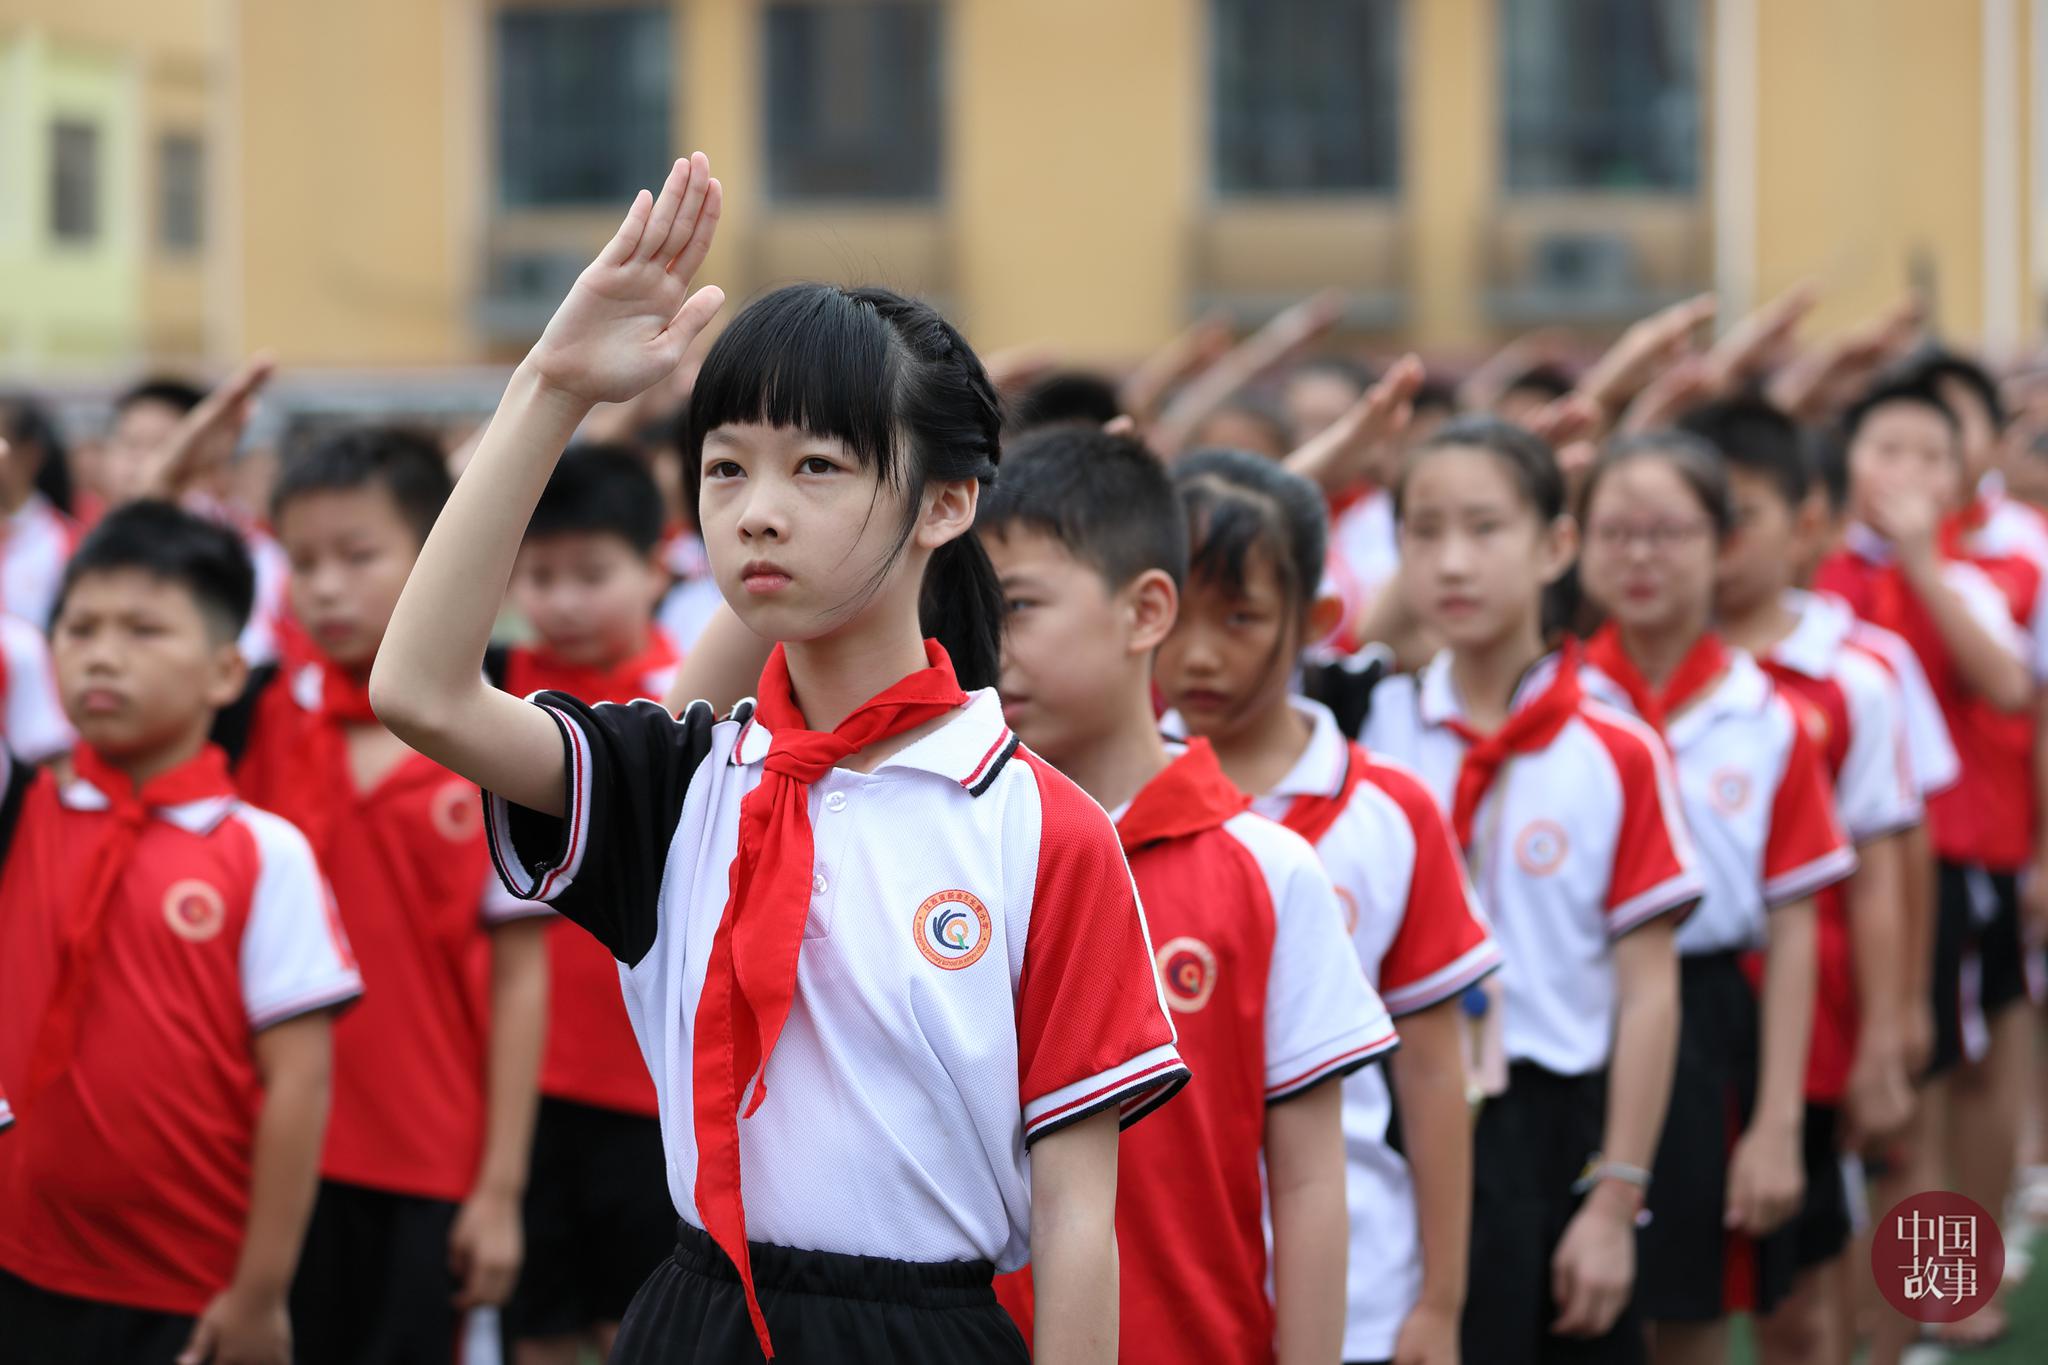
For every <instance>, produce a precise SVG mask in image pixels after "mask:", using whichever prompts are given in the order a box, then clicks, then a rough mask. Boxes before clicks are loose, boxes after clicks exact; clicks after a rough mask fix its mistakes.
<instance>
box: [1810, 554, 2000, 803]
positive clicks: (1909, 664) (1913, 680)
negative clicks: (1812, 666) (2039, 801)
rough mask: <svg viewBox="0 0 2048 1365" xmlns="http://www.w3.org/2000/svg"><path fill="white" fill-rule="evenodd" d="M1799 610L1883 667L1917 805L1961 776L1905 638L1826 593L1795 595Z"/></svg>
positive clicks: (1931, 691) (1951, 741)
mask: <svg viewBox="0 0 2048 1365" xmlns="http://www.w3.org/2000/svg"><path fill="white" fill-rule="evenodd" d="M1798 610H1799V611H1800V613H1801V614H1802V615H1811V616H1818V617H1821V618H1823V619H1824V620H1827V621H1828V622H1829V623H1830V628H1831V629H1843V630H1846V631H1847V636H1846V638H1847V640H1848V643H1849V645H1850V647H1851V648H1853V649H1856V650H1858V651H1860V652H1861V653H1863V654H1865V655H1866V656H1868V657H1870V658H1872V659H1875V660H1876V661H1877V662H1878V663H1880V664H1882V665H1883V666H1884V670H1885V672H1886V673H1888V674H1890V675H1891V678H1892V681H1894V682H1896V683H1897V684H1898V685H1899V703H1900V706H1901V708H1902V714H1903V716H1904V721H1905V729H1906V766H1907V768H1908V769H1909V770H1910V772H1911V774H1912V778H1913V785H1914V786H1915V787H1916V788H1918V789H1919V792H1920V799H1921V801H1922V802H1923V803H1924V802H1925V801H1926V800H1927V798H1928V797H1930V796H1933V795H1934V794H1935V793H1936V792H1944V791H1947V790H1948V789H1949V788H1950V787H1953V786H1954V785H1955V784H1956V782H1957V781H1958V780H1959V779H1960V778H1961V777H1962V775H1963V765H1962V760H1961V759H1960V758H1958V757H1957V755H1956V746H1955V740H1954V739H1952V738H1951V737H1950V735H1949V732H1948V719H1947V717H1945V716H1944V715H1943V714H1942V711H1941V702H1940V701H1939V700H1938V699H1936V697H1935V695H1934V686H1933V684H1932V683H1930V682H1928V681H1927V670H1926V669H1925V668H1922V667H1921V666H1920V656H1919V655H1918V654H1915V653H1914V652H1913V646H1912V645H1910V644H1908V643H1906V638H1905V637H1904V636H1903V635H1900V634H1899V633H1898V632H1896V631H1891V630H1886V629H1885V628H1884V627H1883V626H1880V625H1873V624H1872V623H1871V622H1869V621H1866V620H1864V619H1863V618H1862V617H1860V616H1858V615H1856V613H1855V612H1853V611H1851V610H1850V609H1849V604H1848V603H1847V602H1844V601H1843V600H1842V599H1841V598H1839V597H1831V596H1828V595H1827V594H1825V593H1803V594H1800V601H1799V606H1798Z"/></svg>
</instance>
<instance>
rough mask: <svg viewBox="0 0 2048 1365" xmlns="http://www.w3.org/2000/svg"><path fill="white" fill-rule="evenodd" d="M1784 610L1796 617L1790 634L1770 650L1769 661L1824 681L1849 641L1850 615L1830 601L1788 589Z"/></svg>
mask: <svg viewBox="0 0 2048 1365" xmlns="http://www.w3.org/2000/svg"><path fill="white" fill-rule="evenodd" d="M1783 600H1784V603H1785V609H1786V610H1787V611H1789V612H1791V613H1792V615H1793V616H1794V617H1795V618H1797V619H1796V621H1795V623H1794V625H1793V627H1792V629H1791V631H1790V633H1788V634H1787V635H1786V636H1785V638H1784V639H1782V640H1780V641H1778V643H1777V644H1776V645H1774V646H1773V647H1772V649H1771V661H1772V662H1773V663H1779V664H1783V665H1784V666H1785V667H1787V668H1789V669H1791V670H1792V671H1793V672H1794V673H1803V674H1805V675H1806V676H1807V677H1809V678H1824V677H1827V676H1828V675H1829V674H1830V673H1832V672H1834V669H1835V656H1836V655H1837V654H1838V653H1840V652H1841V648H1842V642H1843V641H1844V640H1846V639H1848V638H1849V626H1850V620H1851V618H1850V615H1849V612H1848V610H1847V609H1846V608H1844V607H1843V606H1842V605H1841V604H1840V603H1839V602H1837V601H1836V600H1835V599H1833V598H1828V597H1821V596H1819V595H1817V594H1815V593H1810V592H1802V591H1800V590H1799V589H1797V588H1794V589H1791V590H1789V591H1787V592H1786V593H1785V596H1784V599H1783Z"/></svg>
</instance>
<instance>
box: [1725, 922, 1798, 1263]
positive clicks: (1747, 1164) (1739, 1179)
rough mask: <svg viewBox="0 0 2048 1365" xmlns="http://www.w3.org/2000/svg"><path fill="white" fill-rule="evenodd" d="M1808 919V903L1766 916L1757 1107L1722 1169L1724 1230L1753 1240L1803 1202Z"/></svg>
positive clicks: (1779, 1224)
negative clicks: (1725, 1170)
mask: <svg viewBox="0 0 2048 1365" xmlns="http://www.w3.org/2000/svg"><path fill="white" fill-rule="evenodd" d="M1813 916H1814V909H1813V900H1812V898H1811V897H1808V898H1807V899H1805V900H1798V901H1794V902H1792V903H1791V904H1790V905H1781V906H1779V907H1778V908H1777V909H1775V910H1773V911H1771V918H1770V943H1769V947H1768V948H1767V950H1766V951H1765V953H1764V989H1763V1000H1762V1003H1761V1009H1760V1011H1759V1027H1760V1029H1761V1030H1762V1034H1763V1038H1762V1047H1761V1049H1760V1051H1761V1054H1762V1055H1761V1060H1760V1063H1759V1066H1758V1069H1757V1087H1756V1103H1755V1105H1754V1107H1753V1108H1752V1109H1751V1111H1750V1116H1749V1125H1748V1126H1747V1127H1746V1128H1744V1129H1743V1131H1742V1136H1741V1137H1739V1138H1737V1139H1736V1140H1735V1151H1734V1153H1733V1154H1732V1155H1731V1156H1730V1158H1729V1161H1728V1209H1727V1220H1726V1221H1727V1225H1728V1226H1729V1227H1731V1228H1739V1229H1741V1230H1742V1231H1743V1232H1746V1233H1748V1234H1749V1235H1750V1236H1752V1237H1763V1236H1767V1235H1768V1234H1770V1233H1772V1232H1775V1231H1776V1230H1777V1229H1779V1228H1780V1227H1783V1226H1784V1225H1785V1223H1786V1221H1787V1220H1788V1219H1790V1218H1791V1217H1792V1215H1793V1214H1795V1213H1797V1212H1799V1201H1800V1200H1801V1199H1802V1198H1804V1197H1805V1194H1806V1167H1805V1164H1804V1158H1803V1157H1802V1156H1801V1154H1800V1152H1801V1148H1800V1123H1801V1121H1802V1117H1803V1110H1804V1107H1805V1103H1806V1044H1807V1040H1808V1037H1809V1036H1810V1034H1811V1032H1812V1028H1813V979H1814V971H1815V960H1816V954H1815V949H1814V928H1813Z"/></svg>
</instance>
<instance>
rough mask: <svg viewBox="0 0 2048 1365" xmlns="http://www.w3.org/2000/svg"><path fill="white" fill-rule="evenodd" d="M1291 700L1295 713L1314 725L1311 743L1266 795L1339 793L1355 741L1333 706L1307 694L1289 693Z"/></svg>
mask: <svg viewBox="0 0 2048 1365" xmlns="http://www.w3.org/2000/svg"><path fill="white" fill-rule="evenodd" d="M1287 701H1288V704H1289V705H1290V706H1292V707H1293V708H1294V711H1295V714H1296V715H1299V716H1304V717H1306V718H1307V719H1308V723H1309V725H1310V726H1311V727H1312V728H1311V729H1310V731H1309V736H1308V747H1307V748H1305V749H1303V750H1302V751H1301V757H1300V758H1297V759H1295V760H1294V766H1293V767H1292V768H1289V769H1288V770H1287V775H1286V776H1285V777H1283V778H1281V779H1280V780H1279V781H1278V782H1276V783H1274V784H1273V789H1272V790H1271V791H1269V792H1267V793H1266V795H1268V796H1336V795H1338V794H1339V793H1340V792H1342V791H1343V790H1344V778H1345V775H1346V774H1347V773H1348V772H1349V771H1350V768H1351V741H1350V740H1348V739H1346V738H1345V737H1344V732H1343V731H1342V730H1341V729H1339V728H1338V726H1337V717H1336V716H1335V714H1333V713H1332V712H1331V710H1330V708H1329V707H1327V706H1325V705H1323V704H1322V703H1321V702H1319V701H1311V700H1310V699H1309V698H1307V697H1289V698H1288V699H1287Z"/></svg>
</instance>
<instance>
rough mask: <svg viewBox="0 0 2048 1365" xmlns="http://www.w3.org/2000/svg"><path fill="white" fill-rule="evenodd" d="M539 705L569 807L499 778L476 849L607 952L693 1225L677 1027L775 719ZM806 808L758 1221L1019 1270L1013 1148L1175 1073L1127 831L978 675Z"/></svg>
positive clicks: (687, 1099) (1018, 1176) (786, 1238)
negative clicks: (801, 885) (805, 894)
mask: <svg viewBox="0 0 2048 1365" xmlns="http://www.w3.org/2000/svg"><path fill="white" fill-rule="evenodd" d="M534 700H535V702H536V704H538V705H539V706H541V708H542V709H543V710H544V711H546V712H547V713H548V714H549V715H550V716H551V717H553V718H554V720H555V721H556V723H557V724H558V725H559V726H560V727H561V730H562V737H563V745H564V760H565V766H566V768H567V785H568V790H567V792H566V794H565V799H564V809H565V811H566V816H565V818H564V819H562V820H552V819H547V818H545V817H542V816H539V815H536V814H535V813H533V812H531V811H526V810H521V809H518V808H514V807H510V806H508V805H507V804H506V803H505V802H504V801H503V800H502V799H500V798H498V797H496V796H490V797H488V798H487V799H486V802H485V811H486V816H487V818H488V820H489V823H490V828H491V843H492V854H493V857H494V858H495V859H496V861H497V863H498V868H499V872H500V874H501V875H502V876H503V877H504V878H505V880H506V884H507V886H508V887H509V888H510V889H511V891H512V892H513V893H514V894H516V895H519V896H526V897H531V898H534V899H539V900H545V901H548V902H550V903H551V904H553V905H554V906H555V908H556V909H557V910H559V911H560V912H561V913H562V914H563V915H565V916H567V917H568V918H570V919H572V920H574V921H576V922H577V923H579V924H581V925H583V926H584V927H585V928H587V929H589V930H590V931H591V932H592V933H594V934H595V935H596V936H597V937H598V939H599V940H600V941H602V942H603V943H604V944H605V946H606V947H608V948H610V949H611V950H612V953H613V955H614V956H615V957H617V958H618V959H619V960H620V964H621V965H620V977H621V980H622V981H623V983H624V987H625V998H626V1012H627V1014H628V1015H629V1016H630V1018H631V1020H632V1024H633V1032H634V1035H635V1037H636V1038H637V1039H638V1041H639V1044H640V1049H641V1052H642V1055H643V1056H644V1058H645V1059H646V1062H647V1068H648V1071H649V1073H650V1074H651V1075H652V1076H653V1078H654V1085H655V1091H656V1096H657V1099H658V1101H659V1104H660V1108H661V1128H662V1144H663V1148H664V1151H665V1153H666V1156H667V1161H668V1182H669V1193H670V1196H671V1197H672V1198H673V1199H674V1201H675V1205H676V1208H677V1210H678V1211H679V1212H680V1213H681V1214H682V1216H683V1217H684V1218H685V1219H687V1220H689V1221H690V1222H692V1223H695V1224H697V1225H699V1226H701V1225H702V1221H703V1220H702V1218H701V1217H700V1216H699V1214H698V1212H697V1208H696V1201H695V1198H694V1190H695V1186H696V1179H697V1148H696V1138H695V1132H694V1127H693V1108H692V1058H691V1034H692V1026H693V1022H694V1020H695V1017H696V1010H697V998H698V995H699V993H700V992H701V991H702V988H703V984H704V972H705V965H706V962H707V960H708V958H709V955H710V945H711V940H712V936H713V934H714V933H715V932H716V930H717V927H718V924H719V921H720V919H721V917H722V914H723V911H724V909H725V903H726V895H727V888H728V885H729V877H730V870H731V865H732V860H733V855H734V850H735V844H736V841H737V837H738V827H739V816H740V802H741V799H742V798H743V797H744V796H745V795H746V793H747V792H749V791H751V790H752V789H753V788H754V786H755V785H756V784H757V783H758V782H759V781H760V778H761V773H762V766H761V762H762V759H763V758H765V757H766V756H767V753H768V750H769V746H770V743H771V737H770V735H769V734H768V732H767V731H766V729H765V728H764V727H763V726H762V725H761V724H760V723H759V722H758V721H757V720H755V719H754V718H753V712H752V707H751V705H747V706H744V707H742V709H741V710H740V711H739V712H738V713H736V718H735V719H734V720H729V721H722V722H717V721H714V718H713V716H712V713H711V708H710V707H709V706H706V705H705V704H703V703H702V702H698V703H695V704H693V705H692V706H691V707H690V708H689V709H688V710H686V711H685V712H684V713H683V715H682V717H681V718H680V719H677V718H673V717H671V716H670V715H669V714H668V713H667V712H666V711H664V710H663V709H662V708H661V706H660V705H659V704H657V703H654V702H650V701H636V702H633V703H631V704H629V705H623V706H621V705H616V704H612V703H605V704H602V705H598V706H594V707H593V706H586V705H584V704H583V703H581V702H579V701H577V700H575V699H574V698H572V697H568V696H566V695H564V694H562V693H559V692H544V693H540V694H538V696H536V697H535V698H534ZM809 806H810V815H811V825H812V830H813V834H814V840H815V849H816V854H815V865H814V876H813V879H812V888H813V891H814V893H815V894H814V896H813V899H812V902H811V907H810V918H809V920H808V922H807V923H806V925H805V928H804V941H803V949H802V953H801V956H800V957H799V959H798V964H797V982H796V996H795V1000H794V1002H793V1003H792V1005H791V1007H790V1012H789V1018H788V1022H787V1023H786V1024H785V1025H784V1027H783V1031H782V1035H781V1038H780V1040H779V1041H778V1042H777V1044H776V1047H775V1051H774V1054H773V1056H772V1057H771V1058H770V1059H769V1062H768V1067H769V1075H768V1078H767V1079H768V1086H767V1090H768V1094H767V1099H766V1100H765V1101H764V1102H763V1103H762V1104H761V1107H760V1109H759V1110H758V1111H757V1112H756V1113H755V1114H754V1115H753V1116H752V1117H750V1118H746V1119H743V1120H741V1122H740V1125H739V1131H740V1160H741V1172H742V1177H741V1178H742V1186H743V1189H744V1194H745V1200H746V1212H747V1236H748V1237H749V1238H750V1239H753V1240H756V1241H764V1242H770V1243H775V1244H778V1245H782V1246H791V1247H802V1248H807V1249H811V1250H819V1251H833V1252H843V1253H848V1254H854V1255H869V1256H887V1257H892V1258H895V1259H898V1260H909V1261H961V1260H986V1261H990V1262H993V1263H994V1264H995V1265H996V1266H997V1267H998V1268H999V1269H1002V1270H1011V1269H1015V1268H1016V1267H1017V1266H1019V1265H1021V1264H1023V1263H1024V1261H1025V1260H1026V1259H1027V1257H1028V1254H1029V1246H1030V1241H1029V1228H1030V1208H1031V1187H1030V1174H1029V1172H1030V1167H1029V1163H1028V1161H1027V1159H1026V1155H1025V1148H1026V1145H1027V1143H1029V1142H1031V1141H1034V1140H1036V1139H1037V1138H1039V1137H1042V1136H1044V1135H1045V1134H1046V1133H1049V1132H1053V1131H1055V1130H1057V1129H1058V1128H1061V1127H1063V1126H1065V1125H1066V1124H1069V1123H1072V1122H1074V1121H1076V1120H1078V1119H1080V1118H1083V1117H1086V1116H1087V1115H1090V1114H1093V1113H1096V1112H1098V1111H1100V1110H1102V1109H1105V1108H1109V1107H1111V1106H1116V1107H1118V1108H1119V1109H1120V1110H1121V1111H1122V1113H1123V1117H1124V1121H1125V1122H1126V1123H1129V1122H1132V1121H1135V1120H1136V1118H1137V1117H1139V1116H1140V1115H1142V1114H1143V1113H1145V1112H1147V1111H1148V1110H1150V1109H1151V1108H1153V1107H1155V1106H1156V1105H1158V1104H1160V1103H1162V1102H1163V1101H1164V1100H1165V1099H1166V1098H1167V1097H1168V1096H1170V1095H1172V1094H1173V1092H1174V1091H1176V1090H1177V1089H1179V1087H1180V1086H1181V1085H1182V1084H1183V1083H1185V1081H1186V1080H1187V1075H1188V1072H1187V1068H1186V1067H1185V1066H1184V1065H1183V1064H1182V1062H1181V1059H1180V1055H1179V1053H1178V1051H1177V1050H1176V1048H1175V1044H1174V1034H1173V1027H1172V1024H1171V1023H1170V1022H1169V1020H1168V1017H1167V1013H1166V1006H1165V1004H1164V1003H1163V1000H1162V998H1161V994H1160V988H1159V981H1158V976H1157V973H1156V972H1155V971H1154V968H1153V959H1152V946H1151V942H1150V939H1149V938H1148V936H1147V932H1146V926H1145V921H1144V916H1143V914H1142V912H1141V911H1140V910H1139V907H1138V899H1137V893H1136V890H1135V888H1134V887H1133V885H1132V882H1131V875H1130V869H1129V868H1128V866H1127V865H1126V864H1125V862H1124V856H1123V851H1122V849H1121V847H1120V846H1119V844H1118V841H1117V836H1116V832H1115V830H1114V829H1113V828H1112V827H1111V825H1110V822H1109V817H1108V816H1107V815H1106V814H1104V812H1103V810H1102V808H1101V807H1099V806H1097V805H1096V804H1095V803H1094V802H1093V801H1091V800H1090V799H1089V798H1088V797H1087V796H1086V795H1084V794H1083V793H1082V792H1081V790H1080V789H1079V788H1078V787H1075V786H1074V785H1073V784H1072V783H1071V782H1069V781H1068V780H1067V779H1066V778H1064V777H1062V776H1060V775H1059V774H1058V773H1057V772H1055V771H1053V770H1052V769H1051V768H1050V767H1048V766H1047V765H1046V764H1045V763H1044V762H1042V761H1041V760H1039V759H1038V758H1037V757H1036V756H1035V755H1033V754H1031V753H1030V752H1029V751H1027V750H1024V749H1022V748H1021V747H1020V746H1019V744H1018V741H1017V737H1016V736H1015V735H1014V734H1012V733H1010V731H1009V730H1008V729H1007V728H1006V727H1005V726H1004V724H1003V719H1002V706H1001V703H1000V702H999V701H998V700H997V698H996V694H995V692H994V691H993V690H983V691H980V692H977V693H974V694H973V695H972V697H971V698H970V700H969V701H968V703H967V704H966V705H965V706H963V707H961V708H960V710H959V711H957V712H956V713H955V714H954V715H953V717H952V718H951V719H950V720H948V721H947V722H946V723H945V724H944V725H942V726H940V727H939V728H937V729H936V730H934V731H932V732H931V733H929V734H927V735H925V736H923V737H922V738H920V739H919V740H917V741H916V742H915V743H913V744H911V745H909V746H907V747H906V748H904V749H903V750H901V751H900V752H898V753H896V754H894V755H892V756H890V757H889V758H888V759H887V760H886V761H884V762H883V763H882V764H881V765H880V766H878V767H877V768H876V769H875V770H874V771H873V772H869V773H861V772H854V771H852V770H849V769H845V768H835V769H833V770H832V771H831V772H829V773H827V774H826V775H825V776H823V777H821V778H820V779H819V780H818V781H817V782H815V783H813V784H812V785H811V788H810V802H809ZM941 925H944V926H945V927H946V932H945V933H944V934H943V935H941V934H940V933H938V932H937V930H938V928H939V926H941Z"/></svg>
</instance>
